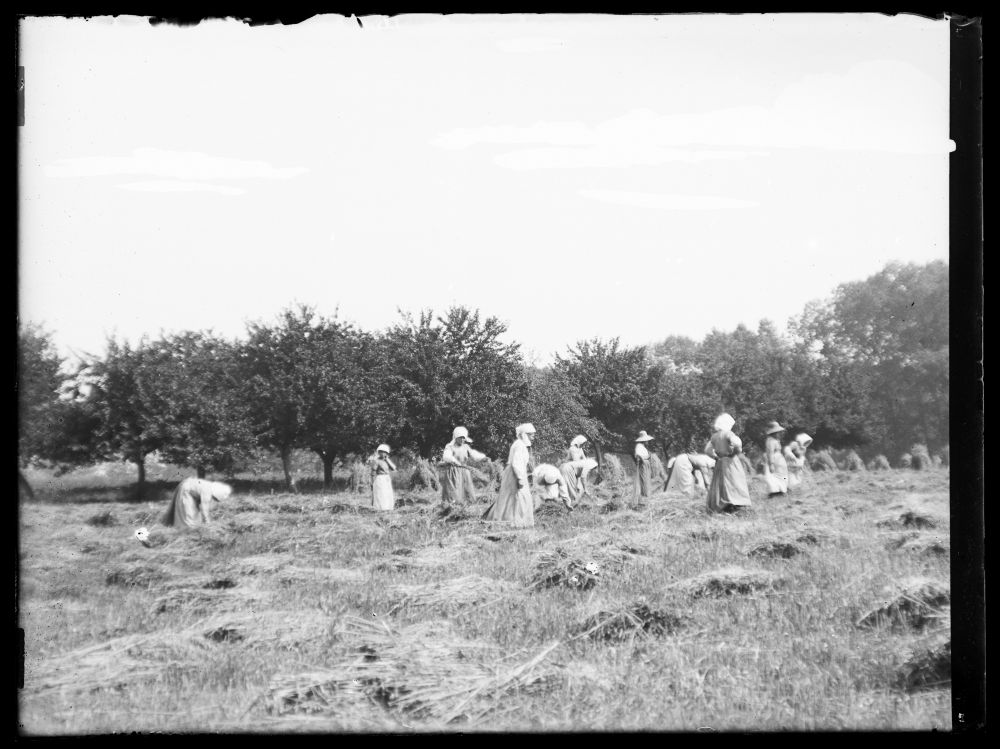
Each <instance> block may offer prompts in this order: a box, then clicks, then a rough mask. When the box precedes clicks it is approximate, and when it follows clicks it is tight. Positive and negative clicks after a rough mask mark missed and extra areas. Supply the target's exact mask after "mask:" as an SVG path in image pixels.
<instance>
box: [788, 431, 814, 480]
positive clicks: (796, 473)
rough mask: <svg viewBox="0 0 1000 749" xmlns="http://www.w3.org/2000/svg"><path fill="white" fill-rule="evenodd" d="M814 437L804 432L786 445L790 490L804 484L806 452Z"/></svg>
mask: <svg viewBox="0 0 1000 749" xmlns="http://www.w3.org/2000/svg"><path fill="white" fill-rule="evenodd" d="M812 441H813V440H812V437H810V436H809V435H808V434H805V433H804V432H803V433H802V434H800V435H798V436H796V437H795V439H793V440H792V441H791V442H789V443H788V444H787V445H785V450H784V453H785V462H786V463H787V464H788V488H789V489H791V488H793V487H796V486H798V485H800V484H801V483H803V481H805V478H806V450H807V449H808V448H809V445H811V444H812Z"/></svg>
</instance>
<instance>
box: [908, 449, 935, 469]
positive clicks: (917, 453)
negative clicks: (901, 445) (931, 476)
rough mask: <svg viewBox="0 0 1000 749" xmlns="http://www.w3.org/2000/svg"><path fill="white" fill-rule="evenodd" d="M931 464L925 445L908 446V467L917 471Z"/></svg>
mask: <svg viewBox="0 0 1000 749" xmlns="http://www.w3.org/2000/svg"><path fill="white" fill-rule="evenodd" d="M931 466H932V463H931V456H930V454H929V453H928V452H927V446H926V445H919V444H918V445H914V446H913V447H911V448H910V467H911V468H913V469H914V470H917V471H923V470H926V469H928V468H930V467H931Z"/></svg>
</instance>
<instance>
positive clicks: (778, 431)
mask: <svg viewBox="0 0 1000 749" xmlns="http://www.w3.org/2000/svg"><path fill="white" fill-rule="evenodd" d="M784 433H785V430H784V429H783V428H782V426H781V425H780V424H779V423H778V422H776V421H772V422H771V423H770V424H769V425H768V427H767V441H766V442H765V443H764V481H765V483H766V484H767V491H768V494H769V495H770V496H772V497H773V496H774V495H776V494H788V464H787V463H786V462H785V456H784V455H782V454H781V435H783V434H784Z"/></svg>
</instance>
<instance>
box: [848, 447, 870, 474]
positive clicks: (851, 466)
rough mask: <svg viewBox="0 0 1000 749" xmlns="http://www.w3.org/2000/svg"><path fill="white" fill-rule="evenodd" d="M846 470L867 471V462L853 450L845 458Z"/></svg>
mask: <svg viewBox="0 0 1000 749" xmlns="http://www.w3.org/2000/svg"><path fill="white" fill-rule="evenodd" d="M844 470H846V471H865V470H867V469H866V468H865V462H864V461H863V460H862V459H861V456H860V455H858V454H857V453H856V452H855V451H854V450H851V451H850V452H849V453H847V455H846V456H844Z"/></svg>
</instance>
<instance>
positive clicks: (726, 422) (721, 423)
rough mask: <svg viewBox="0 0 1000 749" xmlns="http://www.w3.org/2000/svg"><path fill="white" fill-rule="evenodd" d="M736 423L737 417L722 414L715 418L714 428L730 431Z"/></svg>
mask: <svg viewBox="0 0 1000 749" xmlns="http://www.w3.org/2000/svg"><path fill="white" fill-rule="evenodd" d="M735 424H736V419H734V418H733V417H732V416H730V415H729V414H721V415H720V416H719V418H717V419H716V420H715V424H714V426H713V428H714V429H715V430H716V431H720V430H721V431H723V432H728V431H729V430H730V429H732V428H733V426H734V425H735Z"/></svg>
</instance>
